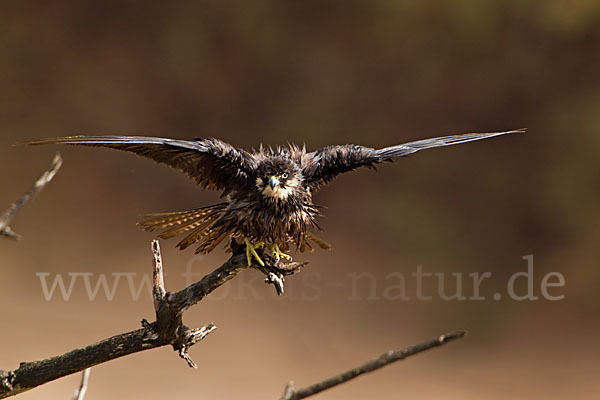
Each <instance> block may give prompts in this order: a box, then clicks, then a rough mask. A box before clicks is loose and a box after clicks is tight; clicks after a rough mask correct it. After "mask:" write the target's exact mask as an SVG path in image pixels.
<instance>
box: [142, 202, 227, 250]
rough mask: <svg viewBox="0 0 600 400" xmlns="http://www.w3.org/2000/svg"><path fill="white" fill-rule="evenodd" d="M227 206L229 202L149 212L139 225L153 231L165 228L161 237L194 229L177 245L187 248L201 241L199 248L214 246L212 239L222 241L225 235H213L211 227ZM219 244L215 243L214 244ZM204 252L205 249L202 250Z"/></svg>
mask: <svg viewBox="0 0 600 400" xmlns="http://www.w3.org/2000/svg"><path fill="white" fill-rule="evenodd" d="M226 208H227V203H220V204H215V205H212V206H208V207H203V208H197V209H193V210H188V211H175V212H165V213H154V214H147V215H145V217H149V219H147V220H145V221H142V222H140V223H139V225H140V226H141V227H142V228H143V229H144V230H146V231H151V232H153V231H158V230H162V229H165V230H164V231H163V232H162V233H161V234H160V235H158V237H159V238H161V239H170V238H172V237H174V236H177V235H179V234H181V233H184V232H188V231H192V232H190V233H189V234H188V235H187V236H186V237H185V238H183V240H181V241H180V242H179V243H178V244H177V247H179V248H180V249H185V248H186V247H188V246H190V245H192V244H194V243H196V242H201V244H200V247H198V249H203V248H206V247H208V246H212V245H213V243H212V242H211V241H212V240H214V239H219V242H220V241H221V240H222V239H223V238H224V235H219V237H218V238H213V237H211V232H212V230H211V227H212V226H213V224H214V223H215V222H216V221H217V220H218V219H219V218H220V217H221V215H222V214H223V212H224V211H225V209H226ZM213 236H214V235H213ZM217 244H218V243H215V244H214V246H216V245H217ZM212 248H214V247H212ZM197 252H200V251H197ZM202 252H205V251H203V250H202Z"/></svg>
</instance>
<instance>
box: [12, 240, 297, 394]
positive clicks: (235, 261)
mask: <svg viewBox="0 0 600 400" xmlns="http://www.w3.org/2000/svg"><path fill="white" fill-rule="evenodd" d="M232 250H233V255H232V256H231V257H230V258H229V260H227V261H226V262H225V263H224V264H223V265H222V266H221V267H219V268H217V269H216V270H215V271H213V272H211V273H209V274H208V275H206V276H204V277H203V278H202V279H201V280H200V281H198V282H196V283H194V284H192V285H190V286H188V287H187V288H185V289H183V290H181V291H179V292H175V293H169V292H165V288H164V279H163V272H162V259H161V256H160V247H159V245H158V241H153V242H152V254H153V262H152V265H153V277H154V284H153V296H152V297H153V301H154V308H155V313H156V321H154V322H148V321H146V320H142V328H141V329H137V330H135V331H131V332H127V333H122V334H119V335H115V336H113V337H111V338H108V339H105V340H102V341H100V342H98V343H95V344H92V345H90V346H87V347H84V348H80V349H76V350H73V351H71V352H69V353H66V354H63V355H60V356H56V357H52V358H49V359H46V360H42V361H33V362H25V363H21V364H20V365H19V368H17V369H16V370H13V371H1V370H0V399H3V398H6V397H10V396H14V395H16V394H19V393H22V392H24V391H27V390H30V389H32V388H34V387H36V386H39V385H42V384H44V383H47V382H50V381H53V380H55V379H58V378H61V377H63V376H67V375H70V374H73V373H76V372H79V371H83V370H84V369H86V368H89V367H92V366H94V365H98V364H101V363H104V362H106V361H110V360H114V359H116V358H119V357H123V356H126V355H129V354H133V353H137V352H139V351H143V350H149V349H153V348H156V347H161V346H166V345H171V346H172V347H173V349H174V350H175V351H177V352H178V354H179V356H180V357H182V358H183V359H184V360H185V361H186V362H187V364H188V365H189V366H190V367H192V368H194V367H196V364H195V363H194V361H192V359H191V358H190V356H189V354H188V350H189V348H190V347H191V346H193V345H194V344H196V343H197V342H199V341H200V340H202V339H204V338H205V337H206V335H208V334H209V333H211V332H212V331H214V330H215V329H216V326H215V325H214V324H212V323H210V324H207V325H205V326H204V327H202V328H200V329H190V328H188V327H187V326H185V325H184V324H183V312H184V311H185V310H187V309H188V308H189V307H191V306H192V305H194V304H196V303H198V302H199V301H201V300H202V299H203V298H204V297H206V296H207V295H209V294H210V293H211V292H212V291H214V290H215V289H217V288H218V287H220V286H221V285H223V284H224V283H226V282H228V281H229V280H230V279H232V278H233V277H235V276H236V275H237V274H238V273H239V272H240V271H242V270H244V269H248V268H252V269H257V270H259V271H261V272H262V273H263V274H265V275H268V274H269V273H275V274H278V275H280V276H281V277H283V276H284V275H289V274H292V273H295V272H297V271H298V270H299V269H300V268H301V267H302V266H303V265H304V264H293V265H292V264H289V265H285V266H279V265H266V266H264V267H263V266H260V265H258V264H252V265H251V266H250V267H249V266H248V264H247V259H246V256H245V251H244V247H243V246H237V245H236V244H235V242H232ZM262 259H263V260H264V261H265V263H266V264H269V261H271V259H269V257H268V256H266V255H263V256H262Z"/></svg>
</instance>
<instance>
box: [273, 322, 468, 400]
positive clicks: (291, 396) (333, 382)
mask: <svg viewBox="0 0 600 400" xmlns="http://www.w3.org/2000/svg"><path fill="white" fill-rule="evenodd" d="M465 334H466V332H465V331H455V332H450V333H447V334H445V335H441V336H439V337H438V338H436V339H432V340H429V341H427V342H423V343H420V344H417V345H414V346H411V347H407V348H405V349H402V350H397V351H388V352H387V353H383V354H382V355H380V356H379V357H377V358H376V359H374V360H371V361H369V362H367V363H365V364H362V365H360V366H358V367H356V368H352V369H350V370H348V371H346V372H342V373H341V374H339V375H335V376H332V377H331V378H329V379H325V380H324V381H321V382H318V383H315V384H314V385H310V386H307V387H305V388H302V389H299V390H294V382H293V381H291V382H290V383H288V384H287V385H286V387H285V390H284V392H283V396H282V397H281V398H280V400H299V399H304V398H306V397H309V396H312V395H315V394H317V393H320V392H322V391H323V390H326V389H329V388H332V387H334V386H337V385H340V384H342V383H345V382H348V381H349V380H350V379H354V378H356V377H357V376H359V375H362V374H366V373H367V372H372V371H375V370H377V369H379V368H382V367H385V366H386V365H389V364H391V363H393V362H396V361H400V360H404V359H405V358H406V357H410V356H413V355H415V354H418V353H421V352H423V351H425V350H429V349H432V348H434V347H439V346H441V345H443V344H446V343H448V342H450V341H452V340H454V339H459V338H462V337H464V336H465Z"/></svg>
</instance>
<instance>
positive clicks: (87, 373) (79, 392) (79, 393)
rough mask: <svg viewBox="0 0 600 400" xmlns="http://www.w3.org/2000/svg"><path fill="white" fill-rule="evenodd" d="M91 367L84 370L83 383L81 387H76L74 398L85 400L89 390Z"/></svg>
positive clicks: (74, 399) (75, 399)
mask: <svg viewBox="0 0 600 400" xmlns="http://www.w3.org/2000/svg"><path fill="white" fill-rule="evenodd" d="M91 370H92V369H91V368H86V369H84V370H83V373H82V374H81V383H80V384H79V387H78V388H77V389H75V395H74V396H73V400H83V399H84V398H85V392H87V387H88V380H89V379H90V371H91Z"/></svg>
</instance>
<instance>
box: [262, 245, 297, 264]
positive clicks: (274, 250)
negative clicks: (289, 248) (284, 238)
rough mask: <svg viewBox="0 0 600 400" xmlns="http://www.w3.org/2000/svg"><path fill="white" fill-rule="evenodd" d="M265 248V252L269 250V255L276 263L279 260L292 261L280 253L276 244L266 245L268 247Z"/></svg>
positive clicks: (286, 255)
mask: <svg viewBox="0 0 600 400" xmlns="http://www.w3.org/2000/svg"><path fill="white" fill-rule="evenodd" d="M266 248H267V250H269V252H270V253H271V255H272V256H273V257H275V261H276V262H279V260H280V259H281V258H285V259H286V260H288V261H290V262H291V261H292V256H290V255H289V254H286V253H284V252H283V251H281V249H280V248H279V246H278V245H277V243H272V244H268V245H266Z"/></svg>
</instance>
